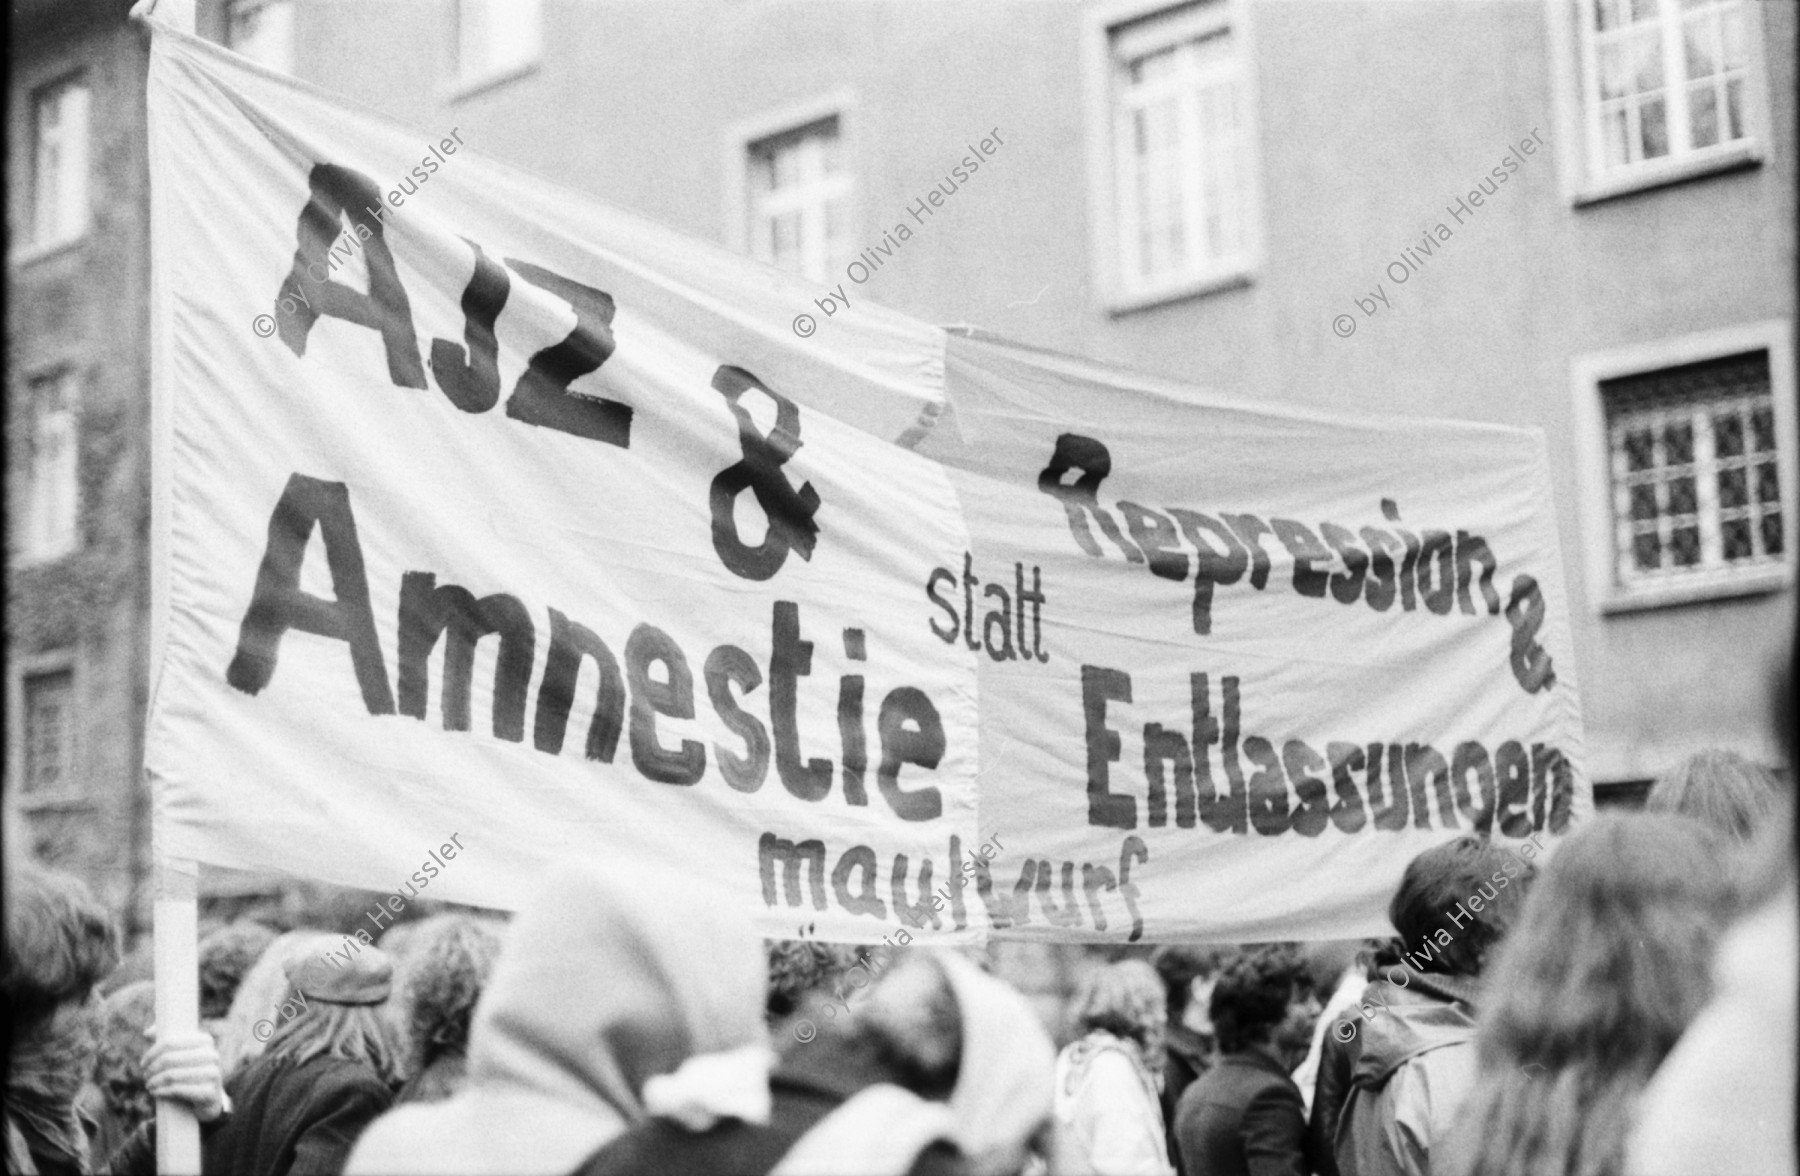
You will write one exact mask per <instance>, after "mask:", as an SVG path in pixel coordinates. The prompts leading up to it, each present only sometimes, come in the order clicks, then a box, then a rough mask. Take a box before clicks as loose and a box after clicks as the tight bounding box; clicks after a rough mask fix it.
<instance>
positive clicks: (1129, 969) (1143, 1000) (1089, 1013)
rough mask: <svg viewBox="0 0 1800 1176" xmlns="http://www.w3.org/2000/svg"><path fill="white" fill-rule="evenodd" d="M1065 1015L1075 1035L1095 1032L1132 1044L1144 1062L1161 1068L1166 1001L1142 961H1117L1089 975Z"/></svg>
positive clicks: (1159, 982)
mask: <svg viewBox="0 0 1800 1176" xmlns="http://www.w3.org/2000/svg"><path fill="white" fill-rule="evenodd" d="M1069 1012H1070V1015H1071V1016H1072V1017H1073V1018H1074V1021H1075V1031H1076V1032H1077V1033H1078V1034H1082V1035H1086V1034H1089V1033H1093V1032H1096V1031H1099V1032H1103V1033H1110V1034H1112V1035H1113V1036H1114V1037H1118V1038H1122V1039H1124V1040H1127V1041H1132V1042H1135V1043H1136V1044H1137V1046H1138V1048H1139V1049H1141V1050H1142V1051H1143V1053H1144V1057H1145V1059H1146V1061H1149V1062H1150V1063H1151V1064H1152V1065H1160V1064H1161V1062H1160V1060H1159V1059H1158V1055H1159V1054H1160V1053H1161V1052H1162V1048H1163V1042H1164V1040H1165V1038H1166V1036H1167V1031H1168V1024H1169V1017H1168V997H1167V996H1165V995H1164V992H1163V982H1162V978H1161V977H1159V976H1158V975H1157V974H1156V969H1155V968H1153V967H1151V966H1150V965H1149V964H1148V963H1146V962H1145V961H1143V960H1119V961H1117V962H1116V963H1111V964H1107V965H1106V966H1104V967H1101V968H1096V969H1094V970H1093V971H1092V972H1089V973H1088V975H1087V978H1086V979H1085V980H1084V981H1082V984H1081V987H1080V988H1079V989H1078V990H1076V993H1075V1000H1074V1003H1073V1004H1072V1005H1071V1006H1070V1008H1069Z"/></svg>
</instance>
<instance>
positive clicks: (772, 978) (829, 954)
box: [763, 939, 867, 1021]
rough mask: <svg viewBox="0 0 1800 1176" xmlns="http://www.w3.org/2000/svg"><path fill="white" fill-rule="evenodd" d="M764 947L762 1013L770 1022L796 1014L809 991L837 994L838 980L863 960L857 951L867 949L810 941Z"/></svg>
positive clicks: (772, 942) (785, 941) (772, 943)
mask: <svg viewBox="0 0 1800 1176" xmlns="http://www.w3.org/2000/svg"><path fill="white" fill-rule="evenodd" d="M763 946H764V949H765V950H766V951H767V953H768V957H769V989H768V996H767V998H766V1001H765V1004H764V1014H765V1015H766V1016H767V1017H768V1019H769V1020H771V1021H775V1020H779V1019H780V1018H782V1017H786V1016H791V1015H792V1014H793V1013H795V1012H796V1011H798V1009H799V1008H800V1001H801V998H802V997H804V996H805V995H806V994H807V993H808V992H827V993H830V992H834V991H836V990H837V989H838V988H839V987H841V985H839V983H838V981H839V979H840V978H841V977H842V976H843V975H844V974H845V973H846V972H848V971H849V970H850V969H851V968H854V967H855V966H856V965H857V963H858V961H859V960H861V959H862V955H861V954H859V952H866V950H867V949H859V948H856V947H853V946H850V945H848V944H840V943H815V942H813V941H812V940H810V939H770V940H768V941H766V942H765V943H764V945H763Z"/></svg>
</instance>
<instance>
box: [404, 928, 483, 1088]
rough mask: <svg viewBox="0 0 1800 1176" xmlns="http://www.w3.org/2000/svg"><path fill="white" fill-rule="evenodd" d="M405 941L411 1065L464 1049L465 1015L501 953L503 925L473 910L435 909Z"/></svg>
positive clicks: (469, 1013)
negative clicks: (439, 911)
mask: <svg viewBox="0 0 1800 1176" xmlns="http://www.w3.org/2000/svg"><path fill="white" fill-rule="evenodd" d="M418 927H419V929H418V931H417V933H416V934H415V936H414V938H413V941H412V942H411V943H410V944H409V945H408V948H407V954H408V958H407V961H406V980H405V984H404V986H403V988H402V990H401V991H402V1000H403V1002H404V1006H405V1014H406V1016H405V1024H406V1030H407V1038H408V1041H409V1042H410V1046H411V1065H410V1071H411V1072H412V1073H414V1074H417V1073H420V1072H422V1071H423V1070H424V1069H425V1068H426V1067H427V1066H430V1065H431V1064H432V1063H433V1062H435V1061H437V1060H438V1059H439V1058H441V1057H445V1056H459V1055H462V1054H465V1053H467V1051H468V1045H469V1020H470V1018H471V1017H472V1016H474V1013H475V1002H476V1001H478V1000H480V999H481V990H482V989H483V988H484V987H486V986H487V981H488V976H489V975H490V974H491V973H492V972H493V970H494V960H495V958H496V957H498V956H499V954H500V943H501V928H500V926H499V925H497V924H496V923H495V922H494V921H493V920H491V919H484V918H478V917H476V916H474V915H463V914H445V915H433V916H432V917H431V918H429V919H426V920H424V921H423V922H421V923H419V924H418Z"/></svg>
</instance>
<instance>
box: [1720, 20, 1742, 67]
mask: <svg viewBox="0 0 1800 1176" xmlns="http://www.w3.org/2000/svg"><path fill="white" fill-rule="evenodd" d="M1719 34H1720V41H1721V43H1722V46H1723V50H1724V52H1723V59H1724V60H1723V65H1724V66H1725V68H1726V69H1742V68H1743V67H1744V65H1745V64H1746V63H1747V61H1748V57H1747V56H1746V55H1745V53H1744V14H1743V12H1742V11H1740V10H1738V9H1736V8H1729V9H1726V10H1725V12H1724V13H1722V14H1721V15H1720V17H1719Z"/></svg>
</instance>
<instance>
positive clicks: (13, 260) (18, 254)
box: [6, 231, 88, 269]
mask: <svg viewBox="0 0 1800 1176" xmlns="http://www.w3.org/2000/svg"><path fill="white" fill-rule="evenodd" d="M87 241H88V232H87V231H84V232H83V233H82V234H81V236H79V237H70V238H69V239H68V240H67V241H53V242H51V243H50V244H48V245H22V246H20V247H19V248H17V249H15V250H13V253H12V256H11V257H8V258H7V259H6V264H7V265H9V266H11V267H12V268H14V269H22V268H24V267H25V266H28V265H34V264H36V263H37V262H40V261H47V260H48V259H50V258H52V257H55V256H57V255H58V254H62V253H72V252H74V251H75V250H76V249H79V248H81V246H83V245H86V244H87Z"/></svg>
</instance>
